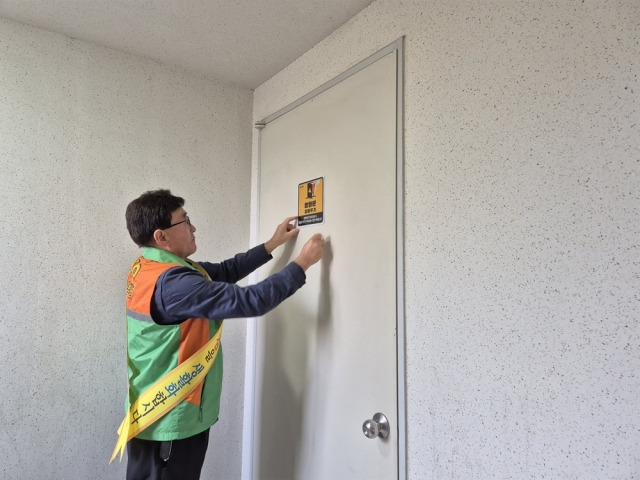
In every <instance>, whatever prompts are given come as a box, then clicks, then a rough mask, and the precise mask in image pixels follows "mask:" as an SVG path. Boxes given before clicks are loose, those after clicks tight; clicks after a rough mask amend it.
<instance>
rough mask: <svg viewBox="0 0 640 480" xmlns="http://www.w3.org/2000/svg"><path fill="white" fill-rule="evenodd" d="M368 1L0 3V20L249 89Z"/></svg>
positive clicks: (75, 0) (29, 0) (66, 0)
mask: <svg viewBox="0 0 640 480" xmlns="http://www.w3.org/2000/svg"><path fill="white" fill-rule="evenodd" d="M372 2H373V0H0V18H5V19H7V20H13V21H16V22H19V23H23V24H26V25H31V26H34V27H37V28H41V29H43V30H48V31H51V32H56V33H61V34H64V35H67V36H70V37H73V38H77V39H81V40H85V41H87V42H91V43H96V44H99V45H103V46H105V47H109V48H113V49H116V50H119V51H121V52H125V53H129V54H133V55H138V56H141V57H146V58H150V59H153V60H157V61H159V62H162V63H165V64H169V65H174V66H179V67H181V68H184V69H187V70H190V71H193V72H197V73H201V74H204V75H206V76H208V77H210V78H213V79H215V80H218V81H221V82H224V83H231V84H234V85H239V86H242V87H246V88H251V89H254V88H256V87H257V86H259V85H260V84H262V83H263V82H265V81H266V80H268V79H269V78H271V77H272V76H273V75H275V74H276V73H278V72H279V71H280V70H282V69H283V68H284V67H286V66H287V65H289V64H290V63H291V62H293V61H294V60H295V59H297V58H298V57H300V56H301V55H302V54H304V53H305V52H307V51H308V50H309V49H311V48H312V47H313V46H314V45H316V44H317V43H318V42H320V41H321V40H322V39H323V38H325V37H326V36H328V35H329V34H330V33H332V32H333V31H335V30H336V29H338V27H340V26H341V25H343V24H344V23H345V22H347V21H348V20H349V19H350V18H352V17H353V16H355V15H356V14H357V13H358V12H360V11H361V10H363V9H364V8H365V7H367V6H368V5H369V4H370V3H372Z"/></svg>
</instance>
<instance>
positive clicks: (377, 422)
mask: <svg viewBox="0 0 640 480" xmlns="http://www.w3.org/2000/svg"><path fill="white" fill-rule="evenodd" d="M362 433H364V436H365V437H367V438H376V437H380V438H387V437H388V436H389V420H387V417H385V416H384V414H382V413H380V412H378V413H376V414H375V415H374V416H373V418H372V419H370V420H365V421H364V423H363V424H362Z"/></svg>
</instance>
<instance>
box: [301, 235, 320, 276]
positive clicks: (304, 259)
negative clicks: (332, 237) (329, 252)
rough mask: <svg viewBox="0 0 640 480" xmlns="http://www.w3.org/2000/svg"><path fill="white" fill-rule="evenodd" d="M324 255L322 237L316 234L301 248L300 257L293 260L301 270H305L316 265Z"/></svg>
mask: <svg viewBox="0 0 640 480" xmlns="http://www.w3.org/2000/svg"><path fill="white" fill-rule="evenodd" d="M323 255H324V239H323V238H322V235H321V234H319V233H316V234H315V235H314V236H313V237H311V238H310V239H309V240H307V243H305V244H304V246H303V247H302V251H301V252H300V255H298V257H297V258H296V259H295V260H294V262H296V263H297V264H298V265H300V267H301V268H302V269H303V270H305V271H306V270H307V269H308V268H309V267H310V266H311V265H313V264H314V263H317V262H318V261H319V260H320V259H321V258H322V256H323Z"/></svg>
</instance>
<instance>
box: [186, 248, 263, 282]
mask: <svg viewBox="0 0 640 480" xmlns="http://www.w3.org/2000/svg"><path fill="white" fill-rule="evenodd" d="M272 258H273V257H272V256H271V255H269V254H268V253H267V251H266V249H265V247H264V244H262V245H258V246H256V247H253V248H252V249H250V250H249V251H247V252H245V253H239V254H237V255H236V256H235V257H233V258H230V259H228V260H225V261H223V262H220V263H209V262H198V263H200V265H202V267H203V268H204V269H205V270H206V271H207V273H208V274H209V276H210V277H211V279H212V280H213V281H215V282H227V283H236V282H238V281H239V280H242V279H243V278H245V277H246V276H247V275H249V274H250V273H251V272H253V271H254V270H256V269H257V268H260V267H261V266H262V265H264V264H265V263H267V262H268V261H269V260H271V259H272Z"/></svg>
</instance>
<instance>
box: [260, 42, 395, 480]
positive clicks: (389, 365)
mask: <svg viewBox="0 0 640 480" xmlns="http://www.w3.org/2000/svg"><path fill="white" fill-rule="evenodd" d="M396 58H397V52H396V51H393V52H392V53H389V54H387V55H386V56H384V57H382V58H381V59H379V60H377V61H375V62H374V63H372V64H371V65H369V66H367V67H366V68H364V69H362V70H360V71H359V72H358V73H355V74H353V75H351V76H349V77H348V78H346V79H345V80H342V81H341V82H339V83H337V84H336V85H334V86H332V87H331V88H329V89H328V90H326V91H324V92H323V93H321V94H319V95H317V96H315V97H314V98H312V99H311V100H309V101H306V102H305V103H303V104H301V105H299V106H297V107H296V108H294V109H293V110H291V111H290V112H288V113H286V114H284V115H283V116H281V117H279V118H277V119H276V120H274V121H272V122H270V123H269V124H267V125H266V127H265V128H264V129H263V130H262V133H261V155H260V159H261V160H260V179H259V189H260V190H259V196H260V206H259V208H260V215H259V230H260V233H261V237H263V238H267V237H268V235H269V234H270V233H271V232H272V231H273V229H274V228H275V226H276V225H277V224H278V223H280V222H282V220H283V219H284V218H285V217H286V216H292V215H296V214H297V205H298V198H297V193H298V184H300V183H303V182H305V181H308V180H312V179H315V178H317V177H323V178H324V218H325V220H324V224H321V225H313V226H307V227H302V228H301V231H300V234H299V236H298V239H297V241H296V242H295V244H294V245H293V244H292V245H290V246H289V247H288V248H284V247H281V249H280V250H282V249H283V248H284V251H276V253H275V255H276V259H275V261H273V262H272V265H270V266H267V267H265V268H264V269H263V270H262V271H261V273H260V279H262V278H264V277H266V276H268V275H269V274H271V273H273V272H274V271H277V270H279V269H280V268H282V266H284V265H285V264H286V263H288V262H289V261H291V260H292V259H293V258H295V256H296V255H297V254H298V252H299V250H300V248H301V247H302V245H303V244H304V242H305V241H306V240H307V239H308V238H309V237H310V236H311V235H313V234H314V233H316V232H321V233H322V234H323V235H324V236H325V237H326V239H327V241H328V244H327V250H326V254H325V258H324V259H323V260H322V262H321V263H320V264H318V265H315V266H313V267H312V268H311V269H310V270H309V271H308V272H307V283H306V285H305V286H304V287H303V288H302V289H301V290H300V291H298V292H297V293H296V294H295V295H294V296H293V297H291V298H289V299H288V300H287V301H285V302H284V303H283V304H282V305H280V306H279V307H278V308H277V309H275V310H274V311H273V312H271V313H270V314H268V315H266V317H265V318H262V319H259V321H258V322H257V324H258V327H257V335H256V337H257V348H256V355H257V356H256V358H257V367H256V370H257V374H256V376H257V382H256V385H257V388H256V392H255V397H256V416H255V432H254V433H255V435H254V466H253V472H254V473H253V476H254V478H255V479H259V480H268V479H274V480H286V479H305V480H320V479H322V480H325V479H331V480H339V479H365V478H366V479H384V480H388V479H393V478H397V476H398V407H397V365H396V313H397V310H396V308H397V306H396V303H397V301H398V299H397V293H396V225H397V222H396ZM377 412H382V413H383V414H384V415H386V417H387V418H388V419H389V421H390V427H391V428H390V430H391V433H390V435H389V438H387V439H385V440H383V439H381V438H375V439H369V438H367V437H366V436H365V435H364V434H363V431H362V424H363V422H364V421H365V420H367V419H371V418H372V417H373V415H374V414H375V413H377Z"/></svg>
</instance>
